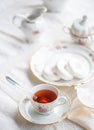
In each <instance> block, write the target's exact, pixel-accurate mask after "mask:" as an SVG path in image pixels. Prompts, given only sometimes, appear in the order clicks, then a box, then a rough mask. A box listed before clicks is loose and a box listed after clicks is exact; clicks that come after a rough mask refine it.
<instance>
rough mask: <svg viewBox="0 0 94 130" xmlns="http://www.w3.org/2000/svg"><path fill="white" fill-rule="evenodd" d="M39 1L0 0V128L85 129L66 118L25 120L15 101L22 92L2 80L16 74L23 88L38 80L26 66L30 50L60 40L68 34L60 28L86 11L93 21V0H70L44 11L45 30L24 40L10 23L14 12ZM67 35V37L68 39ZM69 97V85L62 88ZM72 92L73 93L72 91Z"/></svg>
mask: <svg viewBox="0 0 94 130" xmlns="http://www.w3.org/2000/svg"><path fill="white" fill-rule="evenodd" d="M37 4H42V1H40V0H9V1H8V0H3V1H1V0H0V130H48V129H49V130H84V129H83V128H81V127H80V126H78V125H76V124H74V123H72V122H70V121H69V120H67V119H65V120H63V121H61V122H59V123H55V124H53V125H45V126H43V125H36V124H32V123H28V122H27V121H25V120H24V119H23V118H22V117H21V116H20V115H19V113H18V111H17V107H18V101H19V100H20V98H21V97H22V95H23V92H22V91H21V90H17V89H16V88H14V87H13V86H12V85H10V84H8V83H7V82H6V81H5V79H4V78H5V75H10V76H12V77H13V78H15V79H16V80H17V81H18V82H19V83H21V85H22V86H23V87H24V88H27V89H28V88H31V87H32V86H34V85H37V84H39V83H41V82H40V81H39V80H37V79H36V78H34V76H33V75H32V74H31V71H30V69H29V63H30V59H31V56H32V54H33V53H34V52H35V51H36V50H37V49H38V48H39V47H40V46H44V45H47V44H53V43H59V42H61V41H63V40H64V41H65V40H68V41H70V37H69V36H66V35H65V34H64V33H63V32H62V27H63V26H64V25H66V26H70V25H71V23H72V22H73V20H74V19H76V18H79V17H82V15H84V14H87V15H88V17H89V20H90V22H91V23H92V24H93V22H94V15H93V12H94V1H93V0H83V1H82V0H69V3H68V4H67V8H66V9H64V12H63V14H55V13H46V14H45V15H44V16H43V18H44V21H45V24H44V25H43V29H44V31H43V32H42V34H40V41H38V42H36V43H29V44H28V43H25V42H23V41H24V35H23V33H22V32H21V30H19V29H18V28H17V27H16V26H14V25H13V23H12V17H13V16H14V15H15V14H18V13H22V12H27V11H29V10H31V9H32V5H37ZM68 38H69V39H68ZM63 90H64V91H65V92H66V93H67V94H69V96H71V93H72V95H73V97H72V98H74V97H75V93H74V90H73V89H72V88H64V89H63ZM73 93H74V94H73Z"/></svg>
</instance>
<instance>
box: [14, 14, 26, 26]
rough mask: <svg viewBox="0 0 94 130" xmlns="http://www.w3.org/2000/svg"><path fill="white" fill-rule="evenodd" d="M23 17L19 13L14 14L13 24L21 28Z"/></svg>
mask: <svg viewBox="0 0 94 130" xmlns="http://www.w3.org/2000/svg"><path fill="white" fill-rule="evenodd" d="M24 19H26V18H25V16H23V15H21V14H19V15H15V16H14V17H13V19H12V22H13V24H14V25H16V27H18V28H21V21H22V20H24ZM19 20H21V21H20V23H19V24H18V23H17V21H19Z"/></svg>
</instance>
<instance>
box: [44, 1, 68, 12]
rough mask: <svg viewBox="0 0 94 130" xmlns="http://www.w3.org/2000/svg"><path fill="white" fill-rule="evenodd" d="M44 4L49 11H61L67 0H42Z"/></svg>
mask: <svg viewBox="0 0 94 130" xmlns="http://www.w3.org/2000/svg"><path fill="white" fill-rule="evenodd" d="M43 1H44V5H45V6H46V7H47V9H48V11H51V12H62V11H63V10H64V8H65V6H66V5H65V4H66V2H67V1H68V0H43Z"/></svg>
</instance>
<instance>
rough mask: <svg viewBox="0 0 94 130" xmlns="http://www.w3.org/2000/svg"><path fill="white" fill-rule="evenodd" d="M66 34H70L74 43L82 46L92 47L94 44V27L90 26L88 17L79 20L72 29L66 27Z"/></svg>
mask: <svg viewBox="0 0 94 130" xmlns="http://www.w3.org/2000/svg"><path fill="white" fill-rule="evenodd" d="M63 30H64V32H66V33H68V34H70V35H71V36H72V38H73V40H74V42H76V43H78V44H81V45H90V44H92V43H93V42H94V40H93V35H94V27H93V26H91V25H89V21H88V18H87V16H83V17H82V18H81V19H77V20H75V21H74V22H73V24H72V25H71V27H70V28H68V27H64V28H63Z"/></svg>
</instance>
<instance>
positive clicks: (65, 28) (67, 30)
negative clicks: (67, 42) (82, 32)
mask: <svg viewBox="0 0 94 130" xmlns="http://www.w3.org/2000/svg"><path fill="white" fill-rule="evenodd" d="M63 31H64V33H66V34H70V28H69V27H67V26H64V27H63Z"/></svg>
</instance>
